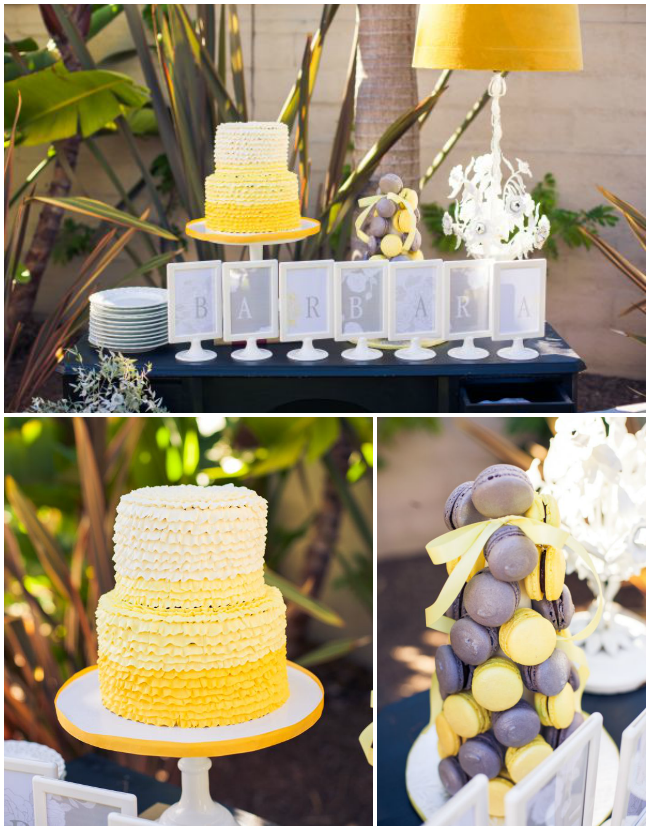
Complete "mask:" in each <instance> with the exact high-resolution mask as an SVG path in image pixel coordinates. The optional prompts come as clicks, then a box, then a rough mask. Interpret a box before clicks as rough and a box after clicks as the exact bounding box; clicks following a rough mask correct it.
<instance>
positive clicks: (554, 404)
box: [58, 324, 586, 414]
mask: <svg viewBox="0 0 650 830" xmlns="http://www.w3.org/2000/svg"><path fill="white" fill-rule="evenodd" d="M526 342H527V344H528V345H530V346H532V347H533V348H535V349H537V350H538V351H539V352H540V357H539V358H537V359H536V360H530V361H527V362H522V363H514V362H512V361H509V360H503V359H502V358H500V357H498V356H497V354H496V352H497V350H498V349H499V348H500V347H501V346H503V345H504V344H502V343H492V342H491V341H490V340H489V339H480V340H477V341H476V343H477V345H478V346H482V347H483V348H486V349H488V350H489V352H490V357H488V358H486V359H485V360H477V361H471V360H470V361H461V360H454V359H453V358H450V357H449V356H448V351H449V349H450V348H451V347H452V346H456V345H458V343H451V344H449V343H446V344H443V345H442V346H438V347H436V353H437V356H436V357H435V359H433V360H429V361H423V362H409V361H404V360H400V359H398V358H396V357H395V355H394V353H393V352H392V351H386V352H385V354H384V356H383V357H382V358H381V359H380V360H375V361H370V362H368V363H355V362H351V361H349V360H345V359H344V358H343V357H341V352H342V351H343V349H346V348H349V344H347V343H337V342H334V341H331V340H328V341H324V342H323V343H322V344H320V343H317V345H323V346H324V347H325V348H326V349H327V351H328V352H329V353H330V354H329V357H328V358H327V359H325V360H321V361H317V362H315V363H301V362H297V361H293V360H289V359H288V358H287V352H288V351H289V350H290V349H294V348H296V345H297V344H295V343H273V344H271V345H270V349H271V351H272V352H273V356H272V357H271V358H269V359H268V360H262V361H258V362H250V363H246V362H241V361H236V360H232V358H231V357H230V353H231V351H232V347H231V346H230V345H220V346H217V347H216V352H217V359H216V360H212V361H209V362H206V363H193V364H190V363H182V362H180V361H178V360H176V359H175V354H176V352H178V351H180V350H181V349H183V348H185V346H183V345H176V346H171V345H168V346H164V347H162V348H160V349H157V350H156V351H153V352H150V353H146V354H142V355H137V358H138V360H137V363H138V367H139V368H142V367H143V366H144V365H145V364H147V363H151V364H152V370H151V373H150V375H149V378H150V381H151V384H152V386H153V388H154V390H155V392H156V395H157V396H160V397H162V399H163V402H164V404H165V406H166V407H167V409H169V411H170V412H260V413H262V412H373V413H381V412H423V413H436V412H475V413H481V412H487V413H489V412H498V413H505V412H553V413H556V414H559V413H562V412H575V411H576V409H577V401H576V378H577V375H578V373H579V372H581V371H582V370H583V369H585V368H586V367H585V364H584V363H583V361H582V360H581V359H580V357H578V355H577V354H576V353H575V352H574V351H573V350H572V349H571V347H570V346H569V344H568V343H566V342H565V341H564V340H563V339H562V338H561V337H560V335H559V334H558V333H557V332H556V331H555V330H554V329H553V328H552V327H551V326H550V325H548V324H547V327H546V336H545V337H544V338H541V339H539V340H528V341H526ZM405 345H406V344H405ZM78 348H79V351H80V353H81V356H82V359H83V366H84V368H86V369H89V368H92V367H94V366H97V352H96V350H95V349H94V348H92V347H91V346H90V344H89V343H88V339H87V337H83V338H82V339H81V341H80V342H79V343H78ZM76 366H77V367H78V366H79V364H78V363H76V362H75V361H72V360H66V361H64V362H63V363H62V364H61V365H60V366H59V369H58V371H59V372H60V373H61V375H62V378H63V387H64V394H65V395H66V396H67V397H74V391H73V390H72V384H73V383H74V381H75V375H74V368H75V367H76ZM378 381H380V382H378ZM503 398H525V399H526V400H527V401H528V402H529V403H527V404H521V403H512V404H503V403H498V401H500V400H501V399H503Z"/></svg>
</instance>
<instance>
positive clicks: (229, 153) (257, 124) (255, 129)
mask: <svg viewBox="0 0 650 830" xmlns="http://www.w3.org/2000/svg"><path fill="white" fill-rule="evenodd" d="M288 161H289V130H288V128H287V125H286V124H283V123H281V122H280V121H232V122H228V123H224V124H219V126H218V127H217V133H216V136H215V140H214V164H215V169H217V170H218V169H219V168H220V167H224V166H241V165H269V164H280V165H282V166H283V167H284V168H285V169H286V167H287V165H288Z"/></svg>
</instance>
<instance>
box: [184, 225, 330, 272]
mask: <svg viewBox="0 0 650 830" xmlns="http://www.w3.org/2000/svg"><path fill="white" fill-rule="evenodd" d="M319 230H320V222H319V221H318V220H317V219H308V218H307V217H303V218H302V219H301V220H300V227H299V228H297V229H296V230H293V231H274V232H273V233H219V232H217V231H209V230H208V229H207V227H206V225H205V219H204V218H203V219H192V220H191V221H190V222H188V223H187V225H185V233H186V234H187V235H188V236H191V237H192V238H193V239H200V240H202V241H203V242H213V243H214V244H215V245H239V246H246V247H247V248H248V253H249V259H250V260H251V262H255V261H259V260H261V259H264V246H265V245H279V244H281V243H289V242H299V241H300V240H301V239H306V238H307V237H308V236H313V235H314V234H315V233H318V231H319Z"/></svg>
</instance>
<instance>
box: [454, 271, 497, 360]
mask: <svg viewBox="0 0 650 830" xmlns="http://www.w3.org/2000/svg"><path fill="white" fill-rule="evenodd" d="M492 264H493V263H492V260H489V259H465V260H448V261H446V262H445V263H444V272H443V291H444V300H443V302H444V330H443V337H444V339H445V340H462V341H463V345H462V346H461V347H459V348H454V349H450V350H449V352H448V354H449V356H450V357H453V358H457V359H459V360H480V359H482V358H485V357H487V356H488V355H489V352H488V351H487V350H486V349H481V348H478V347H477V346H474V340H475V339H476V338H479V337H490V335H491V334H492V324H493V319H492V318H493V315H492V305H493V302H494V301H493V296H492Z"/></svg>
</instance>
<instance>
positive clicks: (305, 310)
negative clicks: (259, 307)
mask: <svg viewBox="0 0 650 830" xmlns="http://www.w3.org/2000/svg"><path fill="white" fill-rule="evenodd" d="M332 337H334V260H333V259H320V260H314V261H312V262H281V263H280V340H281V341H282V342H283V343H292V342H296V341H302V344H303V345H302V348H300V349H294V350H292V351H290V352H289V353H288V355H287V356H288V357H289V358H290V359H291V360H322V359H324V358H326V357H327V352H326V351H325V350H324V349H315V348H314V347H313V345H312V344H313V341H314V340H322V339H326V338H332Z"/></svg>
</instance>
